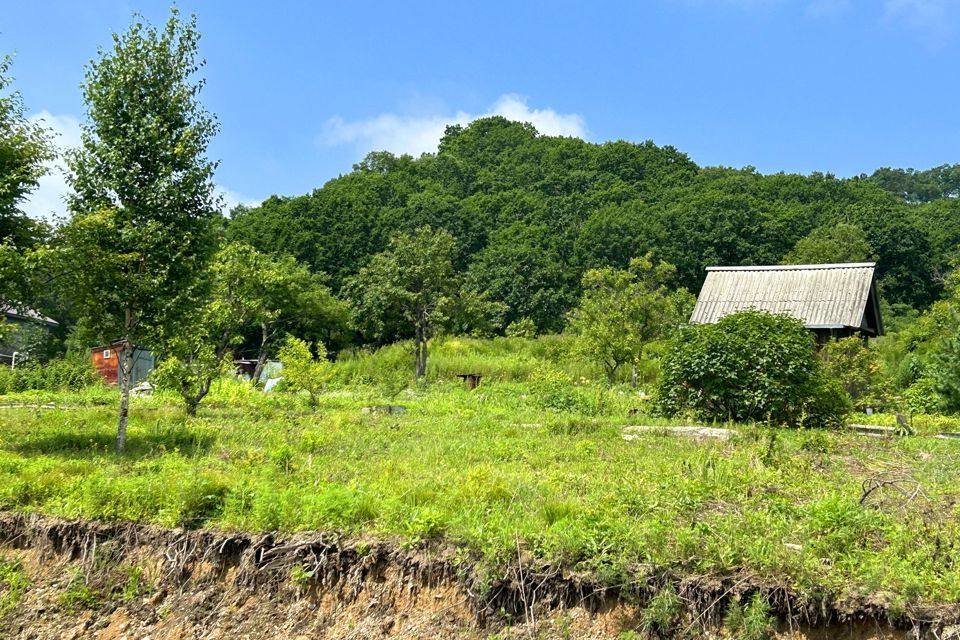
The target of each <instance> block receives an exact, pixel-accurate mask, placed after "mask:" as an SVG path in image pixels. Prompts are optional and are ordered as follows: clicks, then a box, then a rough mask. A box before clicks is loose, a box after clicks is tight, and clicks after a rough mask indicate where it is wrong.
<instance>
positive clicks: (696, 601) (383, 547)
mask: <svg viewBox="0 0 960 640" xmlns="http://www.w3.org/2000/svg"><path fill="white" fill-rule="evenodd" d="M4 549H6V550H23V551H27V550H29V552H30V553H32V554H35V555H36V556H37V557H38V558H40V559H41V560H42V561H43V563H45V564H49V565H51V566H53V565H57V564H61V565H62V564H63V563H70V564H71V565H72V566H75V567H81V568H82V571H83V572H84V574H85V575H86V576H87V578H88V579H89V580H90V581H92V582H93V583H96V582H97V579H98V578H97V576H101V579H100V582H101V583H104V584H106V583H107V582H109V581H110V580H113V581H114V582H116V577H115V575H114V577H113V578H109V579H108V578H104V577H103V576H107V575H108V574H110V570H111V567H112V568H116V567H119V566H132V565H134V564H138V563H140V564H142V563H144V562H147V561H149V562H151V563H152V575H153V586H154V588H155V589H156V590H157V592H158V593H162V594H165V597H172V596H173V595H177V596H178V597H185V596H187V595H189V594H191V593H203V594H205V596H204V601H205V604H204V605H203V606H202V607H198V608H197V609H196V610H195V611H191V612H190V614H189V624H190V625H191V627H190V628H191V629H194V630H196V629H203V628H205V625H206V626H209V625H211V624H214V622H215V621H216V620H219V619H220V618H221V617H222V616H223V615H225V614H224V613H223V612H224V611H225V610H236V609H237V608H238V607H242V605H243V603H244V602H246V601H248V600H250V599H251V598H254V599H268V600H269V601H270V602H271V603H272V606H279V605H280V604H284V603H286V604H290V606H293V604H295V603H307V604H309V606H306V605H304V606H302V607H301V608H299V609H297V612H298V613H297V614H296V615H297V616H300V618H297V620H295V621H294V622H289V624H291V625H293V626H294V627H297V626H298V625H300V626H302V627H303V629H304V630H306V629H314V630H315V629H317V628H319V627H317V626H316V625H317V622H316V620H315V618H316V616H317V615H319V614H318V613H317V612H318V611H321V610H322V611H326V612H327V613H326V614H325V615H327V619H326V622H324V625H326V626H325V627H323V628H324V629H332V628H333V627H334V626H335V625H336V612H337V611H343V610H345V608H348V607H350V606H351V604H362V607H363V610H364V611H368V610H369V611H373V610H376V611H379V612H381V613H382V614H383V616H382V620H383V621H382V623H380V624H381V627H382V628H379V633H380V634H381V635H382V637H387V636H390V634H391V633H392V631H391V629H393V626H394V625H395V624H397V618H396V617H391V616H392V615H393V614H394V613H395V612H396V610H397V609H398V608H399V607H400V606H401V604H400V603H401V601H402V602H409V601H415V600H416V598H418V597H420V595H421V594H426V593H432V594H434V595H433V596H431V597H433V598H435V599H442V600H443V602H437V603H430V607H429V609H430V615H431V616H434V617H436V616H441V617H443V616H447V617H448V618H450V619H451V620H452V619H453V618H456V619H457V620H459V622H451V624H459V625H461V626H462V625H467V626H469V627H471V628H472V629H474V630H487V631H489V630H497V629H501V628H503V627H504V625H522V627H523V629H526V630H527V631H528V632H529V633H530V634H532V635H536V634H537V633H538V628H539V626H540V625H542V624H545V621H552V622H550V623H549V624H548V626H549V625H551V624H552V625H553V626H556V620H557V616H558V615H561V614H564V612H567V611H572V610H576V611H581V612H585V614H584V615H589V616H604V615H606V616H607V617H608V618H610V619H611V620H613V619H614V618H615V619H616V620H615V622H611V624H615V625H619V627H620V628H621V629H623V630H629V629H631V628H636V627H638V625H639V624H640V620H641V618H642V616H643V608H644V606H645V603H647V602H648V601H649V600H650V599H651V598H652V597H654V596H655V595H656V594H657V593H659V592H660V591H661V590H662V589H664V588H666V587H668V586H669V587H670V588H671V589H673V590H674V591H675V592H676V594H677V595H678V597H679V598H680V600H681V601H682V603H683V606H684V609H685V613H684V615H683V618H682V623H680V624H679V625H678V628H677V629H676V631H675V632H676V634H677V637H705V636H708V635H710V632H711V630H714V631H715V630H716V629H718V628H720V626H721V624H722V620H723V617H724V614H725V612H726V611H727V609H728V607H729V606H730V604H731V603H733V602H746V601H747V600H749V599H750V598H752V597H753V595H754V594H757V593H759V594H761V595H762V597H763V598H764V599H765V600H766V601H767V602H768V603H769V605H770V607H771V611H772V612H773V613H774V614H775V615H776V616H777V618H779V619H780V620H781V624H780V627H781V630H788V631H789V630H791V629H794V628H800V627H806V628H816V627H822V628H825V627H827V626H829V625H836V624H838V623H839V624H847V625H851V624H852V625H861V626H863V625H869V626H872V627H876V628H883V629H890V630H893V629H900V630H902V631H901V633H902V634H903V635H900V637H915V638H919V637H931V638H940V637H947V636H946V635H944V634H949V633H951V632H952V630H951V626H955V625H957V624H958V622H960V606H958V605H949V606H943V607H931V608H927V609H923V610H917V609H914V610H909V611H903V612H898V613H893V612H892V611H891V609H890V607H889V606H888V605H887V603H886V602H884V601H882V600H880V599H876V600H863V601H856V602H854V601H846V602H841V601H836V600H833V599H831V598H829V597H822V598H820V599H818V600H816V601H811V600H808V599H805V598H803V597H801V596H799V595H798V594H797V593H795V592H793V591H792V590H791V589H790V588H789V587H787V586H785V585H783V584H774V583H769V582H766V581H764V580H761V579H759V578H757V577H756V576H753V575H751V574H749V573H746V572H740V573H738V574H732V575H725V576H706V575H689V574H687V573H686V572H684V570H683V568H682V567H674V568H650V567H637V568H635V569H634V571H632V572H631V576H630V580H629V581H628V582H627V583H626V584H622V585H616V586H610V585H604V584H601V583H600V582H598V581H597V580H596V579H595V578H593V577H591V576H589V575H581V574H577V573H573V572H570V571H567V570H564V569H563V568H561V567H558V566H556V565H551V564H548V563H545V562H542V561H539V560H537V559H535V558H533V557H531V556H530V555H529V553H528V552H527V551H526V550H525V549H524V548H523V546H522V545H521V544H520V542H519V541H518V542H517V549H516V555H515V557H514V559H513V561H511V562H509V563H506V564H505V565H504V566H503V567H501V568H500V570H499V571H497V572H496V573H495V574H494V575H493V576H491V575H490V568H489V567H486V568H484V567H480V566H478V565H477V564H476V563H475V561H474V560H471V559H469V558H467V559H464V556H463V553H462V552H461V553H459V554H458V553H457V552H456V550H455V549H454V548H452V547H450V546H448V545H441V544H424V545H421V546H419V547H414V548H403V547H401V546H400V545H397V544H395V543H393V542H390V541H368V540H348V539H344V538H342V537H340V536H338V535H336V534H332V533H326V534H316V533H311V534H298V535H291V536H285V537H280V536H279V535H275V534H262V535H252V534H243V533H230V532H222V531H216V530H196V531H185V530H177V529H163V528H160V527H154V526H149V525H137V524H129V523H101V522H87V521H67V520H61V519H56V518H49V517H43V516H38V515H30V514H19V513H0V555H3V553H5V552H4ZM178 602H179V601H178ZM310 603H312V604H310ZM99 606H100V610H99V614H100V616H101V617H102V616H104V615H108V614H110V613H111V612H112V611H113V610H115V609H116V608H117V607H118V606H119V605H118V604H117V601H116V600H115V599H114V600H110V599H107V600H106V601H105V602H104V603H101V604H100V605H99ZM417 606H420V605H417ZM231 607H233V609H231ZM612 612H616V615H615V616H614V615H613V613H612ZM387 613H390V615H387ZM151 615H154V617H156V615H155V614H151ZM351 615H355V612H354V614H351ZM462 618H466V620H463V619H462ZM285 619H288V621H289V619H290V617H289V616H288V617H287V618H285ZM148 622H149V620H148ZM221 622H222V621H221ZM401 622H403V621H401ZM4 624H6V625H8V626H7V627H6V628H7V630H8V631H9V630H10V629H13V627H12V626H10V625H16V624H20V625H21V627H17V628H21V629H22V625H23V624H24V623H23V622H19V623H15V622H10V621H7V622H4V621H0V632H2V631H3V630H4V628H5V627H4ZM144 624H146V623H144ZM151 624H152V623H151ZM158 624H159V623H158ZM238 624H239V623H238ZM404 624H408V626H409V624H413V623H412V622H410V621H409V620H406V622H404ZM311 625H313V626H311ZM298 628H299V627H298ZM904 632H905V633H904ZM344 633H346V632H344ZM344 633H339V635H338V634H337V633H333V632H331V636H330V637H352V636H349V634H346V635H344ZM0 635H3V634H2V633H0ZM11 635H12V634H11ZM401 635H402V634H401ZM613 635H616V634H615V633H614V634H613ZM4 637H6V636H4ZM14 637H16V636H14ZM40 637H43V636H40ZM51 637H52V636H51ZM77 637H86V636H83V635H80V636H77ZM91 637H92V636H91ZM157 637H160V636H157ZM183 637H191V636H190V635H184V636H183ZM192 637H202V636H199V635H194V636H192ZM291 637H293V634H292V632H291ZM358 637H359V636H358ZM598 637H603V636H598ZM863 637H866V636H863Z"/></svg>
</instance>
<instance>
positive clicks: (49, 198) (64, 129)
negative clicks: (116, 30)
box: [22, 111, 260, 222]
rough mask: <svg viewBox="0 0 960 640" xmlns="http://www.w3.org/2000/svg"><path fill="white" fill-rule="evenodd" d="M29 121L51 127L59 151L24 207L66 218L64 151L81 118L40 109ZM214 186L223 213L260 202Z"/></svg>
mask: <svg viewBox="0 0 960 640" xmlns="http://www.w3.org/2000/svg"><path fill="white" fill-rule="evenodd" d="M30 122H33V123H39V124H41V125H42V126H44V127H46V128H47V129H49V130H50V131H51V133H52V134H53V142H54V145H55V146H56V147H57V151H58V154H57V159H56V160H54V161H52V162H50V163H48V164H47V173H46V174H45V175H43V176H42V177H41V178H40V180H39V181H38V185H37V188H36V189H35V190H34V191H33V193H31V194H30V196H29V197H28V198H27V199H26V201H25V202H24V203H23V207H22V208H23V211H24V213H26V214H27V215H28V216H30V217H31V218H34V219H35V220H45V221H47V222H53V221H56V220H61V219H65V218H66V217H67V201H66V199H67V194H69V193H70V187H69V186H68V185H67V178H66V165H65V164H64V162H63V154H64V152H65V151H66V150H68V149H72V148H75V147H78V146H80V133H81V128H80V120H79V119H78V118H77V117H76V116H73V115H69V114H63V115H55V114H52V113H50V112H49V111H41V112H39V113H37V114H35V115H33V116H31V117H30ZM215 190H216V193H217V195H219V196H220V198H221V202H222V203H223V211H224V213H227V212H229V211H230V210H231V209H233V208H234V207H235V206H237V205H238V204H244V205H247V206H255V205H257V204H260V201H259V200H257V199H256V198H251V197H249V196H246V195H244V194H241V193H238V192H236V191H233V190H232V189H228V188H226V187H224V186H222V185H216V187H215Z"/></svg>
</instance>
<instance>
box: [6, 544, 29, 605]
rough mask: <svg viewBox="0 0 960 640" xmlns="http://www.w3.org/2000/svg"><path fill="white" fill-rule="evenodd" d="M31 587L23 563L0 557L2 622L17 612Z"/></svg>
mask: <svg viewBox="0 0 960 640" xmlns="http://www.w3.org/2000/svg"><path fill="white" fill-rule="evenodd" d="M29 586H30V581H29V580H28V579H27V573H26V571H24V568H23V563H22V562H20V561H19V560H11V559H9V558H6V557H3V556H0V620H2V619H3V618H4V617H6V616H7V615H8V614H10V613H13V612H14V611H16V609H17V605H18V604H19V603H20V600H21V599H22V598H23V596H24V595H26V593H27V589H28V588H29Z"/></svg>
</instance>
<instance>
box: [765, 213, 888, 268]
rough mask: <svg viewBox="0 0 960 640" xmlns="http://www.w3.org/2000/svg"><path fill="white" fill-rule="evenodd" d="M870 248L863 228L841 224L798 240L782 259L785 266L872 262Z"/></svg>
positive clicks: (818, 228)
mask: <svg viewBox="0 0 960 640" xmlns="http://www.w3.org/2000/svg"><path fill="white" fill-rule="evenodd" d="M874 259H875V257H874V256H873V249H872V247H871V246H870V243H869V242H868V241H867V235H866V234H865V233H864V232H863V229H861V228H860V227H858V226H856V225H853V224H846V223H840V224H836V225H829V226H826V227H817V228H816V229H814V230H813V231H811V232H810V233H809V234H808V235H806V236H804V237H803V238H801V239H800V240H798V241H797V244H796V245H794V247H793V249H791V250H790V252H789V253H788V254H787V255H786V256H784V258H783V263H784V264H831V263H837V262H868V261H872V260H874Z"/></svg>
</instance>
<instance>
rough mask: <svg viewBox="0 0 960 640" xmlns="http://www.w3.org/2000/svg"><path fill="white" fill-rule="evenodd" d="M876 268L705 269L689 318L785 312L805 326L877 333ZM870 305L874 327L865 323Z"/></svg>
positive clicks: (708, 319)
mask: <svg viewBox="0 0 960 640" xmlns="http://www.w3.org/2000/svg"><path fill="white" fill-rule="evenodd" d="M875 268H876V264H875V263H873V262H856V263H846V264H803V265H773V266H756V267H708V268H707V277H706V280H704V283H703V288H702V289H701V290H700V296H699V297H698V298H697V306H696V307H695V308H694V310H693V315H691V316H690V322H691V323H694V324H711V323H714V322H716V321H717V320H719V319H720V318H722V317H724V316H726V315H730V314H731V313H736V312H737V311H743V310H745V309H751V308H752V309H759V310H762V311H769V312H771V313H788V314H790V315H792V316H795V317H797V318H799V319H800V320H802V321H803V323H804V324H805V325H806V326H807V327H808V328H810V329H840V328H845V327H849V328H853V329H864V330H868V331H870V332H871V333H874V334H882V333H883V327H882V324H880V316H879V307H878V306H877V302H876V288H875V285H874V270H875ZM870 307H873V313H871V314H869V316H870V319H872V318H873V317H875V318H876V321H875V322H876V325H877V326H868V322H867V320H868V313H867V312H868V309H869V308H870ZM869 324H873V323H872V322H871V323H869Z"/></svg>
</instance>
